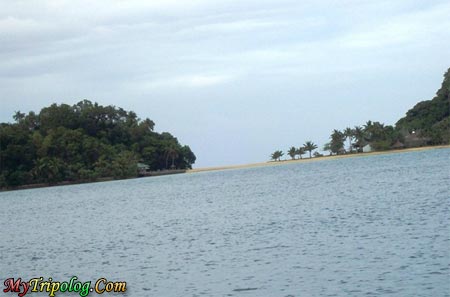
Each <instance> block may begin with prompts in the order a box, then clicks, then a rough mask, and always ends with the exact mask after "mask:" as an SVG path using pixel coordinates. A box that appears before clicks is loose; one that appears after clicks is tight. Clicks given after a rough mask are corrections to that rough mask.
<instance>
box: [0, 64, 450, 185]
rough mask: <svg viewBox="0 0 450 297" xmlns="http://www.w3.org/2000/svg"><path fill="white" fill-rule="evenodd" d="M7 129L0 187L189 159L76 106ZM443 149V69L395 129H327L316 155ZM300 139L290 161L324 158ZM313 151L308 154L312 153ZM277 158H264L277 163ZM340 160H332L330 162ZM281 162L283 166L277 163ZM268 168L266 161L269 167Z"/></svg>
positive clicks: (2, 135)
mask: <svg viewBox="0 0 450 297" xmlns="http://www.w3.org/2000/svg"><path fill="white" fill-rule="evenodd" d="M13 119H14V121H15V122H14V123H0V189H3V190H5V189H15V188H28V187H33V186H47V185H56V184H71V183H80V182H94V181H102V180H110V179H122V178H132V177H137V176H147V175H159V174H168V173H169V174H170V173H180V172H185V171H187V170H189V169H192V165H193V164H194V163H195V160H196V156H195V154H194V153H193V152H192V151H191V149H190V147H189V146H187V145H182V144H180V143H179V142H178V140H177V138H176V137H174V136H172V135H171V134H170V133H168V132H163V133H157V132H155V131H154V126H155V123H154V122H153V121H152V120H150V119H148V118H146V119H144V120H141V119H139V118H138V117H137V114H136V113H135V112H133V111H125V110H124V109H122V108H120V107H115V106H101V105H99V104H97V103H92V102H91V101H88V100H84V101H80V102H79V103H77V104H75V105H72V106H71V105H67V104H60V105H58V104H52V105H51V106H48V107H45V108H43V109H42V110H41V111H40V112H39V113H35V112H33V111H30V112H29V113H28V114H25V113H22V112H20V111H17V112H16V113H15V114H14V115H13ZM449 144H450V68H449V69H448V70H447V72H446V73H445V75H444V81H443V82H442V86H441V88H440V89H439V90H438V91H437V93H436V96H435V97H434V98H433V99H431V100H427V101H422V102H419V103H418V104H416V105H415V106H414V107H413V108H412V109H410V110H409V111H408V112H407V113H406V116H405V117H403V118H401V119H400V120H398V121H397V123H396V124H395V126H389V125H384V124H382V123H379V122H372V121H368V122H367V123H366V124H365V125H364V126H355V127H354V128H350V127H349V128H347V129H345V130H344V131H339V130H336V129H335V130H333V132H332V134H331V136H330V142H329V143H327V144H325V145H324V150H325V151H329V154H330V155H345V156H349V155H350V156H354V155H357V154H358V153H360V152H372V153H373V152H381V151H391V150H398V151H403V150H411V148H417V147H424V149H425V147H426V149H429V148H430V146H431V147H433V146H434V147H448V145H449ZM317 148H318V146H317V145H316V144H315V143H313V142H312V141H306V142H305V144H304V145H303V146H301V147H299V148H296V147H294V146H293V147H291V148H290V149H289V150H288V151H287V154H288V155H289V156H290V157H291V159H292V160H298V158H297V156H298V157H299V158H300V159H301V158H302V155H303V154H307V153H309V154H308V156H309V157H310V158H311V157H314V158H317V159H322V160H323V159H332V158H330V157H329V156H328V157H325V156H323V155H321V154H320V153H318V152H317V151H316V150H317ZM313 152H314V154H313ZM283 155H284V152H283V151H281V150H277V151H275V152H274V153H273V154H272V156H271V157H272V159H273V160H274V161H280V160H281V157H282V156H283ZM337 157H340V156H337ZM283 163H284V162H283ZM263 164H267V163H257V164H249V165H242V166H224V167H216V168H214V167H212V168H203V169H194V170H190V172H198V171H209V170H220V169H230V168H245V167H255V166H262V165H263ZM272 164H273V163H272Z"/></svg>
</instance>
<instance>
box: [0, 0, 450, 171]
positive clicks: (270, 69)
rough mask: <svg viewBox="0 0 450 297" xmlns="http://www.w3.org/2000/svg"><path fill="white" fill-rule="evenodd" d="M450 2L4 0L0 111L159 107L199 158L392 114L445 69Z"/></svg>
mask: <svg viewBox="0 0 450 297" xmlns="http://www.w3.org/2000/svg"><path fill="white" fill-rule="evenodd" d="M449 16H450V3H449V1H422V0H420V1H412V0H411V1H410V0H404V1H402V0H399V1H392V0H389V1H385V0H379V1H366V0H361V1H352V0H340V1H327V0H323V1H317V0H304V1H298V0H295V1H286V0H276V1H268V0H249V1H243V0H230V1H215V0H196V1H174V0H164V1H162V0H155V1H153V0H146V1H138V0H127V1H124V0H123V1H119V0H96V1H89V0H78V1H68V0H54V1H50V0H35V1H28V0H15V1H10V0H0V107H1V108H0V121H1V122H11V121H13V119H12V115H13V113H14V112H15V111H18V110H20V111H22V112H28V111H30V110H33V111H36V112H38V111H39V110H40V109H41V108H43V107H45V106H48V105H50V104H51V103H58V104H59V103H67V104H75V103H77V102H78V101H81V100H83V99H89V100H91V101H95V102H98V103H100V104H102V105H115V106H118V107H123V108H125V109H127V110H133V111H135V112H136V113H137V114H138V116H139V117H140V118H147V117H148V118H150V119H152V120H153V121H154V122H155V123H156V127H155V130H156V131H157V132H163V131H168V132H170V133H172V134H173V135H175V136H176V137H177V138H178V140H179V141H180V142H181V143H182V144H187V145H189V146H190V147H191V149H192V150H193V151H194V153H195V154H196V155H197V162H196V164H195V165H194V167H205V166H218V165H231V164H243V163H251V162H261V161H266V160H268V159H269V156H270V154H271V153H272V152H273V151H275V150H277V149H281V150H283V151H286V150H287V149H288V148H289V147H290V146H296V147H298V146H301V145H302V144H303V143H304V142H305V141H307V140H311V141H313V142H315V143H316V144H318V145H319V147H323V145H324V144H325V143H326V142H327V141H328V139H329V136H330V134H331V131H332V130H333V129H344V128H346V127H348V126H350V127H353V126H355V125H362V124H364V123H365V122H366V121H368V120H372V121H380V122H383V123H385V124H391V125H392V124H395V122H396V121H397V120H398V119H399V118H400V117H402V116H404V114H405V113H406V111H407V110H408V109H410V108H411V107H413V106H414V105H415V104H416V103H417V102H419V101H421V100H428V99H431V98H432V97H433V96H434V94H435V92H436V91H437V89H438V88H439V87H440V84H441V82H442V76H443V74H444V73H445V71H446V70H447V69H448V68H449V67H450V17H449Z"/></svg>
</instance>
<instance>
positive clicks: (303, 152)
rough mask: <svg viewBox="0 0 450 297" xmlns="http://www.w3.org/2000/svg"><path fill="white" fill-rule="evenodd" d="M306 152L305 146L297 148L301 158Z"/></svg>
mask: <svg viewBox="0 0 450 297" xmlns="http://www.w3.org/2000/svg"><path fill="white" fill-rule="evenodd" d="M304 154H305V148H304V147H299V148H298V149H297V155H299V157H300V159H302V155H304Z"/></svg>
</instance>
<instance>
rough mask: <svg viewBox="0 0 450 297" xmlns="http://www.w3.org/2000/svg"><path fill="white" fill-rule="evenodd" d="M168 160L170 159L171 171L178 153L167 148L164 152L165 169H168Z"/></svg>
mask: <svg viewBox="0 0 450 297" xmlns="http://www.w3.org/2000/svg"><path fill="white" fill-rule="evenodd" d="M169 158H172V165H171V166H170V168H171V169H174V168H175V159H176V158H178V152H177V151H176V149H174V148H168V149H167V150H166V168H167V169H168V165H169Z"/></svg>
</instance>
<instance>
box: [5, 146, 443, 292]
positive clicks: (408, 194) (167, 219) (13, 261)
mask: <svg viewBox="0 0 450 297" xmlns="http://www.w3.org/2000/svg"><path fill="white" fill-rule="evenodd" d="M449 157H450V150H449V149H441V150H433V151H427V152H414V153H402V154H392V155H380V156H371V157H364V158H350V159H341V160H333V161H321V162H314V163H304V164H290V165H286V166H275V167H264V168H252V169H241V170H229V171H220V172H203V173H196V174H185V175H174V176H163V177H151V178H141V179H134V180H124V181H114V182H104V183H95V184H84V185H73V186H64V187H54V188H45V189H33V190H23V191H15V192H4V193H0V201H1V205H2V207H1V209H0V223H1V226H2V227H3V236H2V239H1V240H0V265H1V275H0V276H1V277H2V279H1V281H2V282H3V280H4V279H6V278H7V277H22V278H25V279H29V278H32V277H39V276H43V277H44V278H48V277H52V278H53V279H54V280H59V281H67V280H68V279H70V277H71V276H73V275H76V276H78V278H79V279H80V280H81V281H83V282H84V281H93V282H95V281H96V280H97V279H98V278H100V277H105V278H107V279H108V280H112V281H120V280H124V281H127V288H128V291H127V293H126V294H124V296H385V295H388V294H391V295H392V296H450V285H449V274H450V249H449V247H450V218H449V217H450V189H449V184H450V183H449V182H450V180H449V179H450V160H449ZM93 295H94V294H93Z"/></svg>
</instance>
